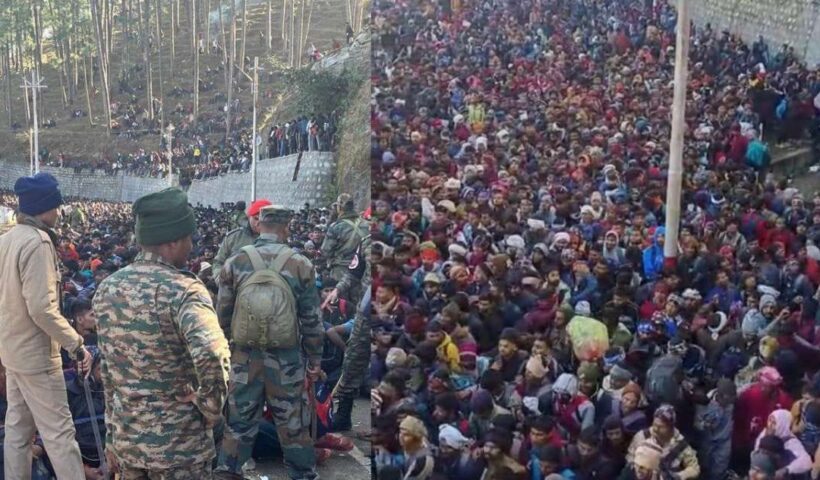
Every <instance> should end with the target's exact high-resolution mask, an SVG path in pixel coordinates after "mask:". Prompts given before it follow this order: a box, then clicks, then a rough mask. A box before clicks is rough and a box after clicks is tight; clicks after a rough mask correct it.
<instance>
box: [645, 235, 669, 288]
mask: <svg viewBox="0 0 820 480" xmlns="http://www.w3.org/2000/svg"><path fill="white" fill-rule="evenodd" d="M661 235H663V236H666V229H665V228H664V227H658V228H656V229H655V236H654V237H653V238H652V245H651V246H649V247H647V248H645V249H644V251H643V274H644V277H646V279H647V280H655V279H657V278H658V277H659V276H660V274H661V272H662V271H663V247H662V246H661V245H660V244H659V243H658V238H659V237H660V236H661Z"/></svg>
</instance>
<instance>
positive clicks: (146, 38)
mask: <svg viewBox="0 0 820 480" xmlns="http://www.w3.org/2000/svg"><path fill="white" fill-rule="evenodd" d="M144 8H145V10H144V11H143V12H142V13H143V18H142V19H141V20H140V25H141V26H142V35H143V42H144V44H143V48H144V51H143V56H142V58H143V61H144V62H145V95H146V97H147V99H148V118H150V119H152V120H153V119H154V109H153V107H152V105H153V104H154V69H153V66H152V64H151V63H152V62H151V46H152V45H151V43H152V42H151V36H152V35H151V23H150V22H151V1H150V0H145V4H144Z"/></svg>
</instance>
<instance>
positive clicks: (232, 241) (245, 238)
mask: <svg viewBox="0 0 820 480" xmlns="http://www.w3.org/2000/svg"><path fill="white" fill-rule="evenodd" d="M256 238H257V235H256V234H255V233H253V230H251V227H249V226H244V227H242V228H237V229H235V230H231V231H230V232H228V234H227V235H225V239H224V240H222V243H221V244H220V245H219V251H218V252H216V256H215V257H214V263H213V272H214V282H216V284H217V285H219V283H220V279H219V273H220V272H221V271H222V266H223V265H225V262H226V261H227V260H228V259H229V258H231V257H232V256H234V255H236V254H237V253H239V250H240V249H241V248H242V247H244V246H246V245H253V242H254V241H255V240H256Z"/></svg>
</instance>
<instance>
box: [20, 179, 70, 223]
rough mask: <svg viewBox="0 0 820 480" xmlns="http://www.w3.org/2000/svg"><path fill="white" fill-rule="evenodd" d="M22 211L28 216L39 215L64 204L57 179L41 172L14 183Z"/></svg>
mask: <svg viewBox="0 0 820 480" xmlns="http://www.w3.org/2000/svg"><path fill="white" fill-rule="evenodd" d="M14 193H15V194H16V195H17V200H18V203H19V208H20V211H21V212H22V213H24V214H26V215H31V216H35V215H39V214H41V213H45V212H48V211H49V210H53V209H55V208H57V207H59V206H60V205H62V204H63V196H62V195H61V194H60V189H59V184H58V183H57V179H56V178H54V176H52V175H51V174H48V173H44V172H40V173H38V174H36V175H33V176H31V177H20V178H18V179H17V181H16V182H14Z"/></svg>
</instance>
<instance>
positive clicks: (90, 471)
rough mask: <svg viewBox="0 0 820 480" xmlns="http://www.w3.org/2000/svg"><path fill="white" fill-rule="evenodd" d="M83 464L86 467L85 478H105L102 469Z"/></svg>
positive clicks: (92, 479)
mask: <svg viewBox="0 0 820 480" xmlns="http://www.w3.org/2000/svg"><path fill="white" fill-rule="evenodd" d="M83 466H84V467H85V480H104V479H103V474H102V470H100V469H99V468H94V467H89V466H88V465H83Z"/></svg>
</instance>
